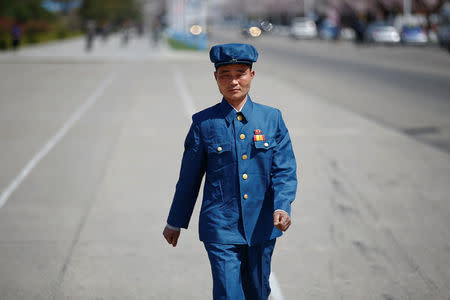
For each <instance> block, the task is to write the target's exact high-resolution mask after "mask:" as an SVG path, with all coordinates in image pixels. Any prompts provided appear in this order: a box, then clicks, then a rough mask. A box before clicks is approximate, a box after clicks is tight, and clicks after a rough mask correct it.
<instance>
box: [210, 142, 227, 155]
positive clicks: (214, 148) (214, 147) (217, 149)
mask: <svg viewBox="0 0 450 300" xmlns="http://www.w3.org/2000/svg"><path fill="white" fill-rule="evenodd" d="M230 151H231V144H230V143H216V144H209V145H208V154H212V153H216V154H219V155H220V154H223V153H226V152H230Z"/></svg>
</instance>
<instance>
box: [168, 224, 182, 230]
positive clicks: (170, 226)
mask: <svg viewBox="0 0 450 300" xmlns="http://www.w3.org/2000/svg"><path fill="white" fill-rule="evenodd" d="M166 227H167V228H169V229H172V230H175V231H180V230H181V229H180V227H175V226H172V225H169V224H166Z"/></svg>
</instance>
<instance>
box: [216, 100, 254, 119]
mask: <svg viewBox="0 0 450 300" xmlns="http://www.w3.org/2000/svg"><path fill="white" fill-rule="evenodd" d="M220 108H221V110H222V113H223V116H224V118H225V120H227V122H228V123H229V124H231V122H233V118H235V117H236V114H237V112H236V109H235V108H234V107H233V106H232V105H231V104H230V103H228V101H227V100H225V98H222V103H221V104H220ZM252 112H253V102H252V99H251V98H250V95H247V100H246V101H245V104H244V106H243V107H242V108H241V111H240V113H241V114H242V115H243V117H244V118H245V119H246V120H247V121H249V120H250V118H251V114H252Z"/></svg>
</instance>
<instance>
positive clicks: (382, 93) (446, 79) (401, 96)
mask: <svg viewBox="0 0 450 300" xmlns="http://www.w3.org/2000/svg"><path fill="white" fill-rule="evenodd" d="M216 31H217V33H216V35H217V36H218V38H219V40H220V41H221V40H224V38H223V37H225V39H226V40H228V41H230V42H231V41H236V40H241V41H244V42H245V41H247V42H253V43H254V44H256V45H258V46H259V49H260V50H261V57H262V58H263V59H265V61H266V62H268V68H263V70H264V71H266V70H271V71H273V70H278V71H279V73H278V74H277V75H278V77H280V78H283V79H285V80H288V81H292V82H294V83H295V84H298V85H299V86H301V87H302V88H304V89H306V90H308V91H310V92H311V93H314V94H315V95H317V96H319V97H321V98H322V99H326V100H327V101H329V102H330V103H335V104H337V105H338V106H340V107H344V108H345V109H347V110H350V111H353V112H355V113H358V114H360V115H363V116H364V117H367V118H370V119H372V120H374V121H376V122H378V123H379V124H382V125H383V126H387V127H390V128H393V129H395V130H397V131H399V132H403V133H405V134H408V135H410V136H412V137H413V138H416V139H418V140H419V141H421V142H424V143H426V144H429V145H432V146H435V147H437V148H439V149H441V150H442V151H445V152H450V118H449V116H450V55H449V54H448V53H447V52H446V51H443V50H441V49H439V48H438V47H436V46H430V47H423V48H421V47H404V46H395V47H392V46H356V45H354V44H353V43H350V42H327V41H302V40H293V39H289V38H288V37H285V36H277V35H275V34H272V35H270V34H269V35H263V36H262V37H260V38H257V39H250V40H249V39H243V38H242V37H240V36H239V35H238V34H237V31H236V30H233V29H219V28H218V29H216ZM264 67H265V66H264Z"/></svg>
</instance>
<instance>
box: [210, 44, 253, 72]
mask: <svg viewBox="0 0 450 300" xmlns="http://www.w3.org/2000/svg"><path fill="white" fill-rule="evenodd" d="M209 58H210V59H211V62H212V63H214V66H215V67H216V68H218V67H220V66H223V65H229V64H247V65H250V66H251V65H252V64H253V63H254V62H256V60H257V59H258V51H256V49H255V47H253V46H252V45H249V44H238V43H233V44H223V45H216V46H213V47H212V48H211V50H210V51H209Z"/></svg>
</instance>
